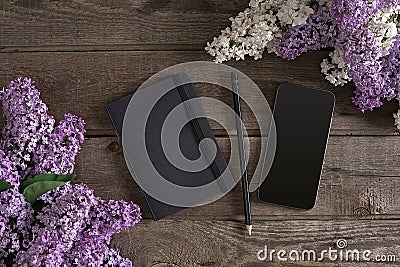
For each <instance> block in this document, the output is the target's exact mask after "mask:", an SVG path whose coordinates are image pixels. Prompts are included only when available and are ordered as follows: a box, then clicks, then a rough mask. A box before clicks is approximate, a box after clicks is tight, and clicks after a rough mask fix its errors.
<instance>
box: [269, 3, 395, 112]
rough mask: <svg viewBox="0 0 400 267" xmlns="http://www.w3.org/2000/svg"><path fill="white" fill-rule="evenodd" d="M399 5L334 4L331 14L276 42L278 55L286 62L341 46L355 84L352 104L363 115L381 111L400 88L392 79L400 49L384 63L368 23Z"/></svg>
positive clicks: (311, 19) (323, 13) (316, 17)
mask: <svg viewBox="0 0 400 267" xmlns="http://www.w3.org/2000/svg"><path fill="white" fill-rule="evenodd" d="M397 4H398V0H385V1H382V0H381V1H378V0H372V1H365V0H334V1H333V2H332V5H331V10H330V12H328V11H327V10H321V11H317V12H316V13H315V14H313V15H312V16H310V17H309V19H308V20H307V23H306V24H305V25H300V26H296V27H292V28H290V29H288V30H287V31H285V32H284V33H283V34H282V38H281V39H280V40H278V41H277V49H276V50H277V53H278V55H279V56H281V57H282V58H284V59H294V58H296V57H298V56H299V55H300V54H302V53H304V52H307V51H309V50H318V49H320V48H324V47H332V46H338V47H339V48H340V49H341V50H342V51H343V61H344V62H345V63H346V65H347V73H348V75H349V76H350V77H351V78H352V80H353V81H354V84H355V91H354V97H353V98H352V100H353V103H354V104H355V105H356V106H357V107H358V108H359V109H360V110H361V111H362V112H364V111H365V110H372V109H374V108H377V107H380V106H381V105H382V104H383V102H382V101H383V100H391V99H393V98H394V97H395V96H396V94H397V91H398V90H399V84H398V83H397V82H393V78H389V76H393V75H394V74H393V73H394V72H396V68H397V69H398V61H396V58H397V59H398V53H397V54H396V52H395V51H394V50H395V49H396V47H397V49H398V46H397V45H395V47H394V48H393V49H391V54H393V56H389V57H388V59H387V60H386V59H384V56H383V51H382V47H381V46H380V45H379V44H378V42H377V38H376V37H377V36H376V33H375V32H374V31H373V30H371V29H369V28H368V27H366V26H365V23H367V22H368V21H369V20H370V19H371V18H372V16H373V15H375V13H376V12H377V11H378V10H379V9H381V8H393V7H394V6H396V5H397ZM396 64H397V65H396ZM390 66H391V67H390ZM396 73H397V72H396ZM396 77H397V76H396Z"/></svg>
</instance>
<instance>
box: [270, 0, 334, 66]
mask: <svg viewBox="0 0 400 267" xmlns="http://www.w3.org/2000/svg"><path fill="white" fill-rule="evenodd" d="M336 35H337V27H336V26H335V25H333V23H332V19H331V15H330V12H329V10H328V9H326V8H323V9H321V10H319V11H317V12H315V13H314V14H312V15H311V16H310V17H309V18H308V20H307V23H306V24H303V25H299V26H295V27H292V28H290V29H289V30H287V31H285V32H284V33H283V34H282V38H280V39H279V40H277V47H276V52H277V53H278V55H280V56H281V57H283V58H285V59H295V58H296V57H298V56H300V55H301V54H302V53H304V52H307V51H310V50H319V49H321V48H326V47H329V46H333V44H334V43H335V38H336Z"/></svg>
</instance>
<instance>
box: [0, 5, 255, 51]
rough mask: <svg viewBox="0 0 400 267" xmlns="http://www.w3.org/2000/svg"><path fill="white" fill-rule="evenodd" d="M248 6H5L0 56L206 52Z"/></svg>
mask: <svg viewBox="0 0 400 267" xmlns="http://www.w3.org/2000/svg"><path fill="white" fill-rule="evenodd" d="M247 6H248V1H247V0H235V1H227V2H224V3H222V2H221V1H217V0H206V1H204V0H183V1H180V0H168V1H165V0H138V1H124V0H112V1H97V0H85V1H29V0H22V1H1V2H0V12H1V18H2V23H1V27H0V50H5V51H13V50H15V49H17V50H22V51H24V50H25V51H26V50H30V49H29V48H30V47H33V48H35V47H41V46H42V49H43V50H48V47H52V48H54V47H56V48H57V49H58V50H59V51H63V50H75V51H76V50H77V49H78V50H82V49H83V50H87V49H93V47H99V46H100V47H102V48H101V49H107V46H108V48H109V49H113V50H115V49H116V45H125V46H126V45H133V46H135V45H140V46H141V47H144V45H148V44H150V45H152V44H157V45H160V44H166V45H169V44H175V45H180V47H183V46H184V45H189V46H193V45H196V47H202V46H204V44H205V43H206V42H207V41H210V40H212V38H213V37H214V36H216V35H218V34H219V32H220V30H221V29H222V28H224V27H227V26H228V25H230V21H229V20H228V18H229V17H230V16H233V15H236V14H237V13H238V12H239V11H242V10H243V9H245V8H246V7H247ZM111 45H112V46H111ZM84 46H89V47H84ZM36 50H37V49H36Z"/></svg>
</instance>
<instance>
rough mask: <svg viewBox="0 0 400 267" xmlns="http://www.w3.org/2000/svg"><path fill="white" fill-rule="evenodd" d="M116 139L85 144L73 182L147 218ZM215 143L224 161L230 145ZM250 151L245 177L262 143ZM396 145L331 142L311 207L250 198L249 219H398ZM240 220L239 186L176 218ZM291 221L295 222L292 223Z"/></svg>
mask: <svg viewBox="0 0 400 267" xmlns="http://www.w3.org/2000/svg"><path fill="white" fill-rule="evenodd" d="M116 140H117V139H116V138H115V137H102V138H88V139H87V140H85V142H84V145H83V148H82V152H81V154H80V155H79V156H78V159H77V164H76V173H77V174H78V177H77V178H76V181H77V182H84V183H86V184H87V185H88V186H89V187H90V188H93V189H94V190H95V193H96V194H97V195H99V196H101V197H103V198H111V199H125V200H128V201H129V200H132V201H134V202H136V203H138V204H139V205H140V206H141V208H142V209H143V217H144V218H151V216H150V212H149V210H148V208H147V205H146V203H145V202H144V199H143V197H142V195H141V192H140V190H139V188H138V186H137V185H136V183H135V182H134V180H133V179H132V177H131V175H130V173H129V172H128V170H127V167H126V165H125V161H124V158H123V154H122V152H121V148H120V147H119V145H118V144H116V143H115V142H116ZM217 142H218V143H219V146H220V147H221V150H222V152H223V154H224V156H225V158H227V157H228V156H229V145H230V144H229V139H228V138H226V137H218V138H217ZM249 143H250V148H251V149H252V150H251V151H252V152H251V153H250V159H249V166H248V170H249V175H250V177H251V175H252V174H253V171H254V168H255V165H256V163H257V158H258V154H259V149H260V138H259V137H251V138H249ZM399 157H400V139H399V138H398V137H397V136H386V137H376V136H373V137H372V136H359V137H343V136H332V137H330V141H329V144H328V148H327V154H326V157H325V164H324V169H323V173H322V178H321V183H320V187H319V193H318V199H317V203H316V205H315V207H314V208H313V209H311V210H309V211H299V210H294V209H288V208H284V207H278V206H273V205H269V204H265V203H262V202H260V201H259V200H258V199H257V195H256V194H255V193H253V194H252V195H251V201H252V214H253V216H255V218H258V219H262V220H269V219H272V220H276V219H288V218H289V219H290V218H294V217H296V218H316V217H319V218H323V217H324V218H325V219H328V218H331V219H332V218H333V219H335V218H363V217H366V218H375V219H384V218H396V217H398V216H399V214H400V199H399V192H400V183H399V179H400V177H399V173H400V169H399V168H400V167H399V166H398V164H396V162H397V161H398V160H399ZM192 216H193V218H196V219H204V220H209V219H222V218H224V219H232V220H237V219H241V218H242V216H243V209H242V193H241V189H240V186H237V187H236V188H235V189H234V190H233V191H232V192H230V193H229V194H228V195H226V196H224V197H223V198H221V199H219V200H218V201H216V202H213V203H211V204H208V205H206V206H202V207H196V208H190V209H187V210H184V211H182V212H179V213H177V214H176V215H174V216H173V217H174V218H190V217H192ZM293 216H294V217H293Z"/></svg>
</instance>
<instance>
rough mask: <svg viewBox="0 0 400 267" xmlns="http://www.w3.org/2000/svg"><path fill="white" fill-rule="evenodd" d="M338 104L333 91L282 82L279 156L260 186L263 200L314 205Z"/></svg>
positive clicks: (278, 103) (278, 107) (301, 206)
mask: <svg viewBox="0 0 400 267" xmlns="http://www.w3.org/2000/svg"><path fill="white" fill-rule="evenodd" d="M334 104H335V96H334V95H333V94H332V93H331V92H329V91H324V90H317V89H311V88H307V87H303V86H299V85H294V84H289V83H284V84H282V85H280V86H279V88H278V91H277V94H276V98H275V107H274V119H275V124H276V134H277V139H276V142H277V143H276V150H275V157H274V161H273V163H272V166H271V169H270V171H269V173H268V175H267V177H266V179H265V180H264V182H263V183H262V184H261V186H260V189H259V198H260V200H262V201H265V202H269V203H274V204H278V205H284V206H289V207H294V208H299V209H311V208H312V207H313V206H314V204H315V200H316V197H317V191H318V185H319V180H320V176H321V171H322V165H323V162H324V155H325V148H326V145H327V141H328V136H329V129H330V125H331V118H332V113H333V108H334Z"/></svg>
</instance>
